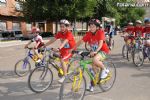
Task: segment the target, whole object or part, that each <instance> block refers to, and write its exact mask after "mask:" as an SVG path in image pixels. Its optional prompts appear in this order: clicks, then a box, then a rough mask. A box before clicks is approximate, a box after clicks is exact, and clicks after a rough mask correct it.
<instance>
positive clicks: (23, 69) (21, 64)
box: [14, 47, 45, 77]
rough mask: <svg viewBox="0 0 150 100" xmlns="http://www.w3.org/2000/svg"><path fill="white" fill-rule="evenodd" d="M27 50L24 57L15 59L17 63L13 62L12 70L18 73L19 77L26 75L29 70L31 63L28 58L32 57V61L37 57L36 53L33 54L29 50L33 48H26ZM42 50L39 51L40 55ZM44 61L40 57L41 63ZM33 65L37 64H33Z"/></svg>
mask: <svg viewBox="0 0 150 100" xmlns="http://www.w3.org/2000/svg"><path fill="white" fill-rule="evenodd" d="M26 49H27V52H26V57H25V58H23V59H20V60H19V61H17V63H16V64H15V68H14V72H15V73H16V75H18V76H19V77H23V76H26V75H27V74H28V73H30V72H31V64H30V62H29V59H32V60H33V61H34V62H35V61H36V60H37V59H38V57H37V55H35V54H33V53H32V52H31V50H32V49H33V48H29V47H28V48H26ZM43 52H44V50H41V51H40V54H39V55H40V56H41V57H42V56H43ZM44 62H45V59H42V63H44ZM35 66H38V65H36V64H35Z"/></svg>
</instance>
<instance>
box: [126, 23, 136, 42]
mask: <svg viewBox="0 0 150 100" xmlns="http://www.w3.org/2000/svg"><path fill="white" fill-rule="evenodd" d="M125 31H126V32H127V34H128V36H126V37H125V38H124V40H125V42H126V43H127V44H130V43H131V42H133V40H134V35H135V34H134V26H133V23H132V22H129V23H128V26H127V29H126V30H125Z"/></svg>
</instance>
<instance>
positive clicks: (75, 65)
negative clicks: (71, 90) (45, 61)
mask: <svg viewBox="0 0 150 100" xmlns="http://www.w3.org/2000/svg"><path fill="white" fill-rule="evenodd" d="M79 66H80V64H79V60H78V59H74V60H72V61H71V62H70V64H69V65H68V69H67V72H68V74H69V73H72V72H74V70H75V69H77V68H78V67H79ZM69 78H70V80H71V81H73V77H69Z"/></svg>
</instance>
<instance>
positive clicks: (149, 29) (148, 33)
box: [143, 18, 150, 58]
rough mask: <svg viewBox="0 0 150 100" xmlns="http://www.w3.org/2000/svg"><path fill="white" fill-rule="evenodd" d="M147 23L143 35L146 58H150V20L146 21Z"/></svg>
mask: <svg viewBox="0 0 150 100" xmlns="http://www.w3.org/2000/svg"><path fill="white" fill-rule="evenodd" d="M144 23H145V27H144V30H143V34H144V38H145V41H144V45H145V46H144V58H146V57H148V58H150V18H149V19H145V21H144Z"/></svg>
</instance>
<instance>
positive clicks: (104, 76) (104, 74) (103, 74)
mask: <svg viewBox="0 0 150 100" xmlns="http://www.w3.org/2000/svg"><path fill="white" fill-rule="evenodd" d="M108 73H109V70H108V69H104V70H102V73H101V79H104V78H106V77H107V76H108Z"/></svg>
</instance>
